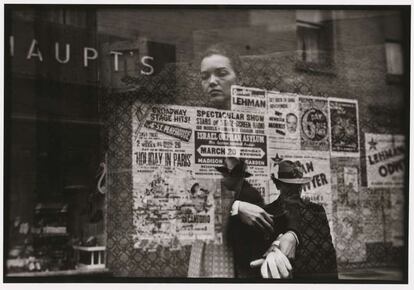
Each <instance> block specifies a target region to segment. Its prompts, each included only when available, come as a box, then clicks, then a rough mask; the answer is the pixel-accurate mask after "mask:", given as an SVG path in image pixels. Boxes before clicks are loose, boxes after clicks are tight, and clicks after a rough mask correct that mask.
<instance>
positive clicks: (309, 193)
mask: <svg viewBox="0 0 414 290" xmlns="http://www.w3.org/2000/svg"><path fill="white" fill-rule="evenodd" d="M276 154H277V155H276ZM269 156H270V157H269V169H270V171H271V172H274V171H275V167H274V161H273V160H272V158H274V159H275V158H279V159H283V160H290V161H293V162H296V161H299V162H300V163H301V164H302V169H303V171H304V176H307V177H311V178H312V180H311V182H309V183H307V184H305V185H303V187H302V188H303V189H302V193H301V197H302V198H305V199H309V200H310V201H312V202H315V203H317V204H320V205H322V206H323V207H324V208H325V211H326V214H327V216H328V221H330V222H331V220H332V192H331V170H330V160H329V155H328V154H326V152H317V151H296V150H269ZM271 183H273V182H271ZM269 192H270V197H269V199H270V200H271V201H273V200H275V199H276V197H277V196H278V195H279V193H278V192H277V190H276V187H275V186H274V185H272V184H270V185H269Z"/></svg>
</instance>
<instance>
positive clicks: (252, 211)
mask: <svg viewBox="0 0 414 290" xmlns="http://www.w3.org/2000/svg"><path fill="white" fill-rule="evenodd" d="M238 215H239V217H240V220H241V221H242V222H243V223H245V224H247V225H249V226H254V227H256V228H258V229H260V230H262V231H263V232H264V233H265V234H267V235H273V234H274V230H273V215H271V214H268V213H267V212H266V211H265V210H264V209H263V208H261V207H259V206H257V205H254V204H251V203H248V202H244V201H240V204H239V212H238Z"/></svg>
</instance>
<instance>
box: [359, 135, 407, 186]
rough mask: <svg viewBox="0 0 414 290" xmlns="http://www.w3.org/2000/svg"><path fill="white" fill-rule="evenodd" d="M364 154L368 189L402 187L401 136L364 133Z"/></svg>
mask: <svg viewBox="0 0 414 290" xmlns="http://www.w3.org/2000/svg"><path fill="white" fill-rule="evenodd" d="M365 154H366V164H367V184H368V187H370V188H396V187H399V188H402V187H404V162H405V139H404V136H403V135H390V134H371V133H365Z"/></svg>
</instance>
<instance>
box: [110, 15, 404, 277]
mask: <svg viewBox="0 0 414 290" xmlns="http://www.w3.org/2000/svg"><path fill="white" fill-rule="evenodd" d="M344 22H345V20H344V21H343V22H340V23H339V24H338V25H339V26H341V27H346V24H345V23H344ZM197 37H198V38H202V36H200V35H198V36H197ZM343 37H345V36H343ZM348 37H350V36H348ZM204 41H206V40H203V41H202V40H200V43H203V42H204ZM196 47H198V45H196ZM295 49H296V47H295V46H294V47H292V48H291V50H292V51H288V52H286V51H284V52H279V53H273V54H264V55H256V56H244V57H242V61H243V63H242V65H243V69H244V71H245V84H246V85H247V86H246V87H247V88H253V89H254V90H256V93H255V94H254V97H252V94H251V90H249V89H246V87H236V88H235V90H234V91H233V99H232V104H233V105H234V106H235V107H234V110H233V111H232V113H231V114H228V113H226V112H225V111H221V110H215V109H209V108H205V105H206V103H207V100H206V99H205V98H204V97H203V96H202V95H201V88H200V85H199V79H198V78H199V77H198V72H197V68H194V66H192V65H191V64H189V63H184V62H183V63H177V64H171V65H167V66H165V67H164V69H163V71H162V72H161V73H160V74H158V75H157V76H155V77H152V78H140V79H139V86H136V88H135V89H134V90H130V91H128V92H119V93H114V92H111V93H108V94H107V95H106V96H105V97H104V110H105V112H104V115H105V116H104V119H105V120H106V132H107V139H106V143H107V150H108V165H109V166H108V167H109V169H108V170H109V171H108V176H109V180H108V182H109V184H108V186H109V191H110V194H109V200H108V219H107V220H108V243H107V247H108V267H109V268H110V269H111V270H113V271H114V274H115V275H117V276H140V277H159V276H161V277H175V276H186V275H187V271H188V262H189V257H190V251H191V248H190V246H189V244H190V243H191V242H192V241H193V240H195V239H204V240H211V241H212V242H216V243H220V242H221V240H220V236H219V234H220V230H221V228H220V222H221V221H220V220H218V218H217V216H215V212H214V211H215V210H216V211H217V210H218V209H219V208H220V197H219V196H220V192H219V191H220V185H219V181H218V180H219V177H220V176H219V175H218V174H217V172H216V171H215V170H213V169H212V168H213V167H214V166H216V165H217V164H218V163H220V162H221V160H222V159H223V157H224V156H228V155H229V154H234V155H235V156H243V157H244V158H246V159H247V160H248V163H249V166H250V168H251V171H252V173H254V174H255V176H256V177H255V180H254V182H252V183H253V184H255V186H256V187H258V188H260V190H261V192H262V193H263V195H264V196H265V198H266V200H267V201H271V200H273V199H274V198H276V197H277V192H276V191H275V190H274V187H273V186H272V184H269V182H268V181H269V174H270V172H271V170H272V159H271V158H272V157H275V156H276V154H278V155H279V157H282V158H292V159H296V160H301V161H302V162H303V164H304V167H305V172H306V174H308V176H311V177H312V178H313V179H312V182H311V183H310V184H309V185H308V186H307V187H306V188H305V190H304V195H305V196H307V197H309V198H310V199H311V200H312V201H314V202H317V203H321V204H323V205H324V207H325V210H326V211H327V214H328V218H329V221H330V225H331V233H332V235H333V238H334V244H335V247H336V250H337V260H338V263H339V266H340V268H341V269H346V268H352V267H370V266H378V265H379V266H381V265H400V263H401V261H400V260H399V259H400V258H401V257H400V256H401V253H402V247H403V246H404V242H403V241H404V231H403V229H404V221H403V217H404V212H403V208H404V190H403V189H402V188H401V177H402V176H403V175H402V172H404V171H403V167H402V166H399V163H398V162H399V161H400V160H401V158H403V156H404V155H403V154H404V148H403V146H402V145H401V144H403V141H402V139H401V138H400V137H399V136H398V135H401V134H403V133H404V127H403V126H402V124H403V113H404V109H403V105H402V104H403V94H402V93H401V94H400V95H399V98H397V99H396V98H391V96H392V95H393V94H395V93H396V91H398V90H399V88H398V86H395V85H391V86H387V84H385V82H384V79H383V77H384V75H381V74H380V73H381V72H380V71H378V70H377V68H378V63H383V61H384V59H383V56H382V55H383V47H382V45H374V44H373V45H367V46H360V47H359V48H358V49H356V48H355V49H354V48H352V49H349V50H347V49H345V48H344V49H342V50H341V49H338V50H337V51H336V52H335V55H334V57H335V66H336V68H338V70H337V71H336V72H334V73H331V72H330V73H320V74H318V73H312V72H309V71H306V70H300V69H298V68H297V66H296V65H295V64H296V63H297V62H296V53H295V51H294V50H295ZM356 56H358V58H357V57H356ZM356 59H358V61H356ZM340 68H341V69H340ZM351 70H352V73H350V72H349V71H351ZM383 73H384V74H385V72H383ZM263 96H264V97H263ZM243 99H244V100H243ZM245 99H249V101H246V100H245ZM373 100H378V102H377V104H378V105H372V103H373V102H372V101H373ZM154 104H155V105H154ZM153 105H154V106H153ZM250 105H251V106H250ZM387 105H388V106H387ZM264 112H267V113H266V114H264V115H263V113H264ZM241 115H243V117H241ZM261 116H264V118H261ZM394 116H401V118H395V117H394ZM232 121H233V122H232ZM237 122H238V124H239V125H242V124H243V126H238V125H235V123H237ZM229 128H231V129H232V130H229ZM371 139H373V142H371V141H372V140H371ZM369 142H371V144H369ZM375 142H377V143H376V144H374V143H375ZM372 144H374V146H375V145H376V148H375V149H374V148H370V146H372ZM387 146H388V147H387ZM229 149H232V150H231V151H229ZM384 151H385V152H386V153H383V152H384ZM383 156H387V157H383ZM386 159H387V160H386ZM370 160H371V161H372V162H373V163H370ZM389 164H392V165H389ZM381 166H382V167H381ZM390 166H391V167H390ZM380 167H381V168H383V167H385V168H386V170H387V178H386V182H390V183H389V184H387V183H382V185H384V186H381V184H380V183H379V179H380V177H382V175H384V174H385V171H384V169H381V170H380V169H379V168H380ZM390 168H391V169H390ZM391 171H392V173H391ZM381 174H382V175H381ZM388 177H392V178H388ZM149 197H152V198H149ZM385 257H388V258H385ZM389 257H391V258H389Z"/></svg>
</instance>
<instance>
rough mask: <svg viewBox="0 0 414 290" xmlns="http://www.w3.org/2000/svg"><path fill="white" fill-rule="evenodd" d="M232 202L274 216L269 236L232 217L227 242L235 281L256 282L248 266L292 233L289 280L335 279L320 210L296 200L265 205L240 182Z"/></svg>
mask: <svg viewBox="0 0 414 290" xmlns="http://www.w3.org/2000/svg"><path fill="white" fill-rule="evenodd" d="M235 200H240V201H245V202H249V203H252V204H255V205H258V206H260V207H262V208H264V209H265V210H266V212H268V213H270V214H272V215H273V216H274V231H275V234H274V235H272V236H265V234H264V233H263V232H262V231H260V230H258V229H256V228H254V227H251V226H248V225H246V224H244V223H242V222H241V220H240V219H239V216H237V215H236V216H232V217H231V218H230V220H229V225H228V237H229V242H230V243H231V245H232V248H233V251H234V259H235V271H236V277H237V278H260V277H261V275H260V268H259V269H258V268H256V269H252V268H251V267H250V262H251V261H253V260H256V259H259V258H261V257H262V255H263V254H264V253H265V252H266V250H267V249H268V248H269V246H270V245H271V243H272V242H273V241H274V240H275V239H276V238H277V236H278V235H279V234H280V233H285V232H286V231H289V230H292V231H294V232H295V233H296V235H297V236H298V238H299V246H298V247H297V249H296V257H295V260H294V261H292V266H293V267H294V272H293V278H294V279H295V280H296V279H298V280H299V279H305V280H315V281H316V280H317V281H326V280H332V279H337V264H336V255H335V249H334V247H333V244H332V237H331V235H330V229H329V224H328V221H327V218H326V214H325V211H324V209H323V207H322V206H320V205H317V204H315V203H311V202H304V201H302V200H301V199H300V198H299V196H298V198H297V199H296V200H290V201H283V202H282V201H281V200H280V199H277V200H276V201H274V202H272V203H270V204H268V205H265V204H264V201H263V198H262V196H261V194H260V192H259V191H258V190H256V189H255V188H253V187H252V186H251V185H250V184H249V183H248V182H247V181H244V183H243V186H242V188H241V190H240V191H239V192H236V195H235Z"/></svg>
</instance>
